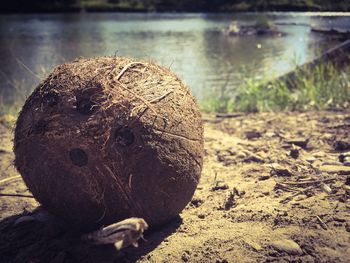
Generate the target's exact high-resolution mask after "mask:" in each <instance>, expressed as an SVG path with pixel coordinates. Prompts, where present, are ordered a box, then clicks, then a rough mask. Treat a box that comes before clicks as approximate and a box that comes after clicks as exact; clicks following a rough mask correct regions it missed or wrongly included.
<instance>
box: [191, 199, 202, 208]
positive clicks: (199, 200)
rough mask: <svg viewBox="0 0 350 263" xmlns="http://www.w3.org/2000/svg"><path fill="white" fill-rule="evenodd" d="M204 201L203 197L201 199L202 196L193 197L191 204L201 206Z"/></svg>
mask: <svg viewBox="0 0 350 263" xmlns="http://www.w3.org/2000/svg"><path fill="white" fill-rule="evenodd" d="M203 202H204V201H203V200H202V199H200V198H193V199H192V200H191V205H192V206H194V207H199V206H201V205H202V204H203Z"/></svg>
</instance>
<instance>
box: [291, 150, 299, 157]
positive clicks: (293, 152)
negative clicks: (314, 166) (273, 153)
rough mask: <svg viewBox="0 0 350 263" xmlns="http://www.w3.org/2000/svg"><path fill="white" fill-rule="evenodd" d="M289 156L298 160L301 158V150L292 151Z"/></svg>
mask: <svg viewBox="0 0 350 263" xmlns="http://www.w3.org/2000/svg"><path fill="white" fill-rule="evenodd" d="M289 156H290V157H292V158H294V159H298V157H299V150H298V149H292V150H290V153H289Z"/></svg>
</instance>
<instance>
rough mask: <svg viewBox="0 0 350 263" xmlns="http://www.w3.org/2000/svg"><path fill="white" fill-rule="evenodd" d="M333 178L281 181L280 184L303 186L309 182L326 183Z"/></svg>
mask: <svg viewBox="0 0 350 263" xmlns="http://www.w3.org/2000/svg"><path fill="white" fill-rule="evenodd" d="M334 180H335V178H330V179H325V180H316V181H303V182H283V183H280V184H282V185H283V184H285V185H290V186H305V185H309V184H320V183H328V182H331V181H334Z"/></svg>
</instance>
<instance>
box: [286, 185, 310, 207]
mask: <svg viewBox="0 0 350 263" xmlns="http://www.w3.org/2000/svg"><path fill="white" fill-rule="evenodd" d="M312 189H314V187H313V186H310V187H308V188H305V189H303V190H300V191H298V192H296V193H294V194H292V195H290V196H288V197H286V198H284V199H282V200H281V201H280V203H281V204H285V203H288V202H289V201H291V200H292V198H293V197H296V196H297V195H300V194H303V193H305V192H307V191H310V190H312Z"/></svg>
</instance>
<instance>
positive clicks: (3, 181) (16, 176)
mask: <svg viewBox="0 0 350 263" xmlns="http://www.w3.org/2000/svg"><path fill="white" fill-rule="evenodd" d="M18 178H21V176H20V175H15V176H11V177H8V178H5V179H3V180H0V184H4V183H7V182H9V181H12V180H16V179H18Z"/></svg>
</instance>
